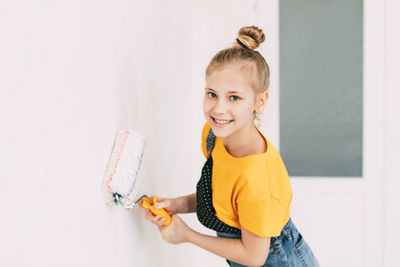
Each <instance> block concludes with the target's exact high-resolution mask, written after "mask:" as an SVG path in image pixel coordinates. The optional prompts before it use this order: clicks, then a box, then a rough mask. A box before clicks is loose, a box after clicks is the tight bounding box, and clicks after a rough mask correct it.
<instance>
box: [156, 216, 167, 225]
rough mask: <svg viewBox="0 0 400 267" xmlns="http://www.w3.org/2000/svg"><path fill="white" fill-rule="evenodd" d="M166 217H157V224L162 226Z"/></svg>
mask: <svg viewBox="0 0 400 267" xmlns="http://www.w3.org/2000/svg"><path fill="white" fill-rule="evenodd" d="M166 220H167V219H166V218H164V217H160V218H158V219H157V224H158V226H160V227H161V226H163V225H164V224H165V222H166Z"/></svg>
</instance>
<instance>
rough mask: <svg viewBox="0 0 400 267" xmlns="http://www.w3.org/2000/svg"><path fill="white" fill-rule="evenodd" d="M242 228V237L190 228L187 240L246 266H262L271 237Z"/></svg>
mask: <svg viewBox="0 0 400 267" xmlns="http://www.w3.org/2000/svg"><path fill="white" fill-rule="evenodd" d="M241 229H242V239H230V238H223V237H214V236H208V235H203V234H200V233H198V232H196V231H194V230H192V229H190V231H188V232H187V233H188V234H187V242H190V243H192V244H194V245H197V246H199V247H201V248H203V249H206V250H208V251H210V252H212V253H214V254H216V255H218V256H221V257H223V258H225V259H228V260H230V261H234V262H237V263H240V264H242V265H246V266H262V265H263V264H264V263H265V261H266V260H267V257H268V253H269V247H270V242H271V238H270V237H260V236H257V235H254V234H253V233H251V232H249V231H247V230H246V229H245V228H243V227H242V228H241Z"/></svg>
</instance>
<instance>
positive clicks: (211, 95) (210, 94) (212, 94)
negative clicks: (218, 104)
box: [207, 92, 216, 97]
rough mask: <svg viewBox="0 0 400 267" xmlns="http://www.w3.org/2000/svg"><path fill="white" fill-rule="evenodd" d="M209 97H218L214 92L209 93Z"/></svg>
mask: <svg viewBox="0 0 400 267" xmlns="http://www.w3.org/2000/svg"><path fill="white" fill-rule="evenodd" d="M207 95H208V96H209V97H215V96H216V94H214V93H213V92H208V93H207Z"/></svg>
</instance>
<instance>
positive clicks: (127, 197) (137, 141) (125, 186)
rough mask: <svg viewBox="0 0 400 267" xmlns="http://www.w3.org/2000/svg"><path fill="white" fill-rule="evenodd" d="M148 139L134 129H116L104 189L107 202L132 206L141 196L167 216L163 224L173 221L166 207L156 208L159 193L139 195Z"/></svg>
mask: <svg viewBox="0 0 400 267" xmlns="http://www.w3.org/2000/svg"><path fill="white" fill-rule="evenodd" d="M144 147H145V139H144V137H143V135H142V134H140V133H139V132H137V131H135V130H120V131H118V132H117V134H116V136H115V139H114V145H113V149H112V152H111V155H110V157H109V161H108V164H107V168H106V171H105V174H104V178H103V183H102V189H103V193H104V200H105V202H106V203H107V204H108V205H114V206H118V205H120V206H122V207H124V208H125V209H128V210H129V209H132V208H133V207H134V206H135V205H136V204H137V203H138V202H139V201H140V200H141V199H143V201H142V206H143V207H144V208H147V209H149V210H150V211H151V212H152V213H153V214H154V215H161V216H162V217H164V218H166V219H167V220H166V222H165V224H164V226H168V225H169V224H170V223H171V216H170V215H169V214H168V212H167V211H166V210H165V209H156V208H155V204H156V203H157V196H154V197H153V199H149V197H148V196H147V195H143V196H141V197H140V198H136V197H137V180H138V177H139V173H140V167H141V165H142V160H143V154H144Z"/></svg>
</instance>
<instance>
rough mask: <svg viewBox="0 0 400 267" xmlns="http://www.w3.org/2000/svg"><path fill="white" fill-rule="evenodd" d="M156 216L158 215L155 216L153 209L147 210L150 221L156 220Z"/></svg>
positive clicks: (147, 217)
mask: <svg viewBox="0 0 400 267" xmlns="http://www.w3.org/2000/svg"><path fill="white" fill-rule="evenodd" d="M155 218H156V216H154V214H153V213H152V212H151V211H149V210H147V211H146V219H148V220H150V221H154V220H155Z"/></svg>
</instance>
